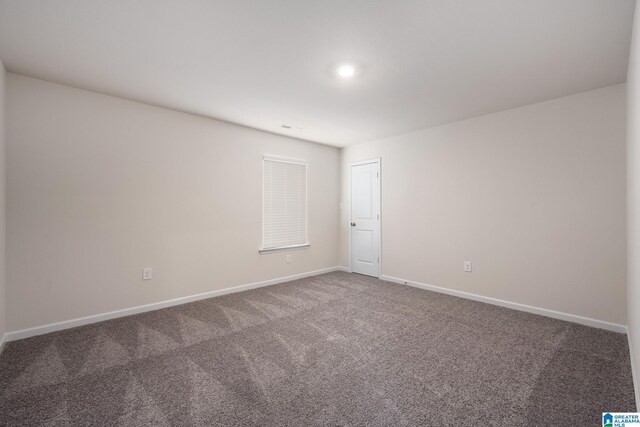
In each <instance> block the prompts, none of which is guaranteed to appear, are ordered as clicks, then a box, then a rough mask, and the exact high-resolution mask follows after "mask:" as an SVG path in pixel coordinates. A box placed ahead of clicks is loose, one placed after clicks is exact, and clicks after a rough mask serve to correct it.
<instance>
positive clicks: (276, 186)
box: [260, 156, 309, 253]
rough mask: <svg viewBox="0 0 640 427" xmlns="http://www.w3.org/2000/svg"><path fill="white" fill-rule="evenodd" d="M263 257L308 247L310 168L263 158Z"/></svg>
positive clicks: (288, 161) (286, 161) (285, 161)
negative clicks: (308, 183) (266, 254)
mask: <svg viewBox="0 0 640 427" xmlns="http://www.w3.org/2000/svg"><path fill="white" fill-rule="evenodd" d="M263 166H264V178H263V180H264V181H263V185H264V189H263V196H262V197H263V200H262V215H263V216H262V248H261V249H260V252H261V253H264V252H270V251H276V250H279V249H293V248H301V247H307V246H309V243H308V242H307V165H306V164H305V163H304V162H301V161H298V160H287V159H280V158H277V157H268V156H265V157H264V165H263Z"/></svg>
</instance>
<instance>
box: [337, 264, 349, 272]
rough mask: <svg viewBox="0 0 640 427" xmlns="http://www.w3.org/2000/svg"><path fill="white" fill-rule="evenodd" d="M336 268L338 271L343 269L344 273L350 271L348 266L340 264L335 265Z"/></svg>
mask: <svg viewBox="0 0 640 427" xmlns="http://www.w3.org/2000/svg"><path fill="white" fill-rule="evenodd" d="M336 270H338V271H344V272H345V273H351V270H349V267H344V266H342V265H339V266H337V267H336Z"/></svg>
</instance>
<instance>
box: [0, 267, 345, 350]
mask: <svg viewBox="0 0 640 427" xmlns="http://www.w3.org/2000/svg"><path fill="white" fill-rule="evenodd" d="M339 270H341V268H340V267H330V268H323V269H322V270H315V271H308V272H306V273H300V274H294V275H293V276H285V277H278V278H275V279H270V280H264V281H261V282H255V283H249V284H246V285H240V286H234V287H231V288H224V289H219V290H215V291H210V292H204V293H201V294H196V295H189V296H186V297H181V298H176V299H172V300H167V301H160V302H156V303H152V304H146V305H140V306H137V307H131V308H125V309H122V310H116V311H110V312H108V313H102V314H96V315H93V316H87V317H80V318H77V319H70V320H64V321H62V322H56V323H50V324H48V325H42V326H36V327H33V328H28V329H21V330H18V331H13V332H8V333H6V334H5V335H4V338H3V340H2V343H3V344H4V342H5V341H15V340H20V339H23V338H29V337H33V336H36V335H42V334H48V333H50V332H55V331H61V330H63V329H69V328H75V327H78V326H82V325H88V324H90V323H96V322H102V321H104V320H109V319H115V318H117V317H124V316H130V315H132V314H139V313H144V312H147V311H153V310H159V309H161V308H166V307H172V306H174V305H180V304H186V303H188V302H193V301H198V300H202V299H207V298H212V297H217V296H220V295H226V294H231V293H235V292H242V291H248V290H249V289H255V288H261V287H263V286H270V285H276V284H278V283H284V282H290V281H292V280H297V279H303V278H305V277H311V276H317V275H319V274H324V273H330V272H332V271H339Z"/></svg>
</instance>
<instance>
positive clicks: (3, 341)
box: [0, 334, 8, 354]
mask: <svg viewBox="0 0 640 427" xmlns="http://www.w3.org/2000/svg"><path fill="white" fill-rule="evenodd" d="M7 341H8V337H7V334H3V335H2V336H1V337H0V354H2V350H4V345H5V344H6V343H7Z"/></svg>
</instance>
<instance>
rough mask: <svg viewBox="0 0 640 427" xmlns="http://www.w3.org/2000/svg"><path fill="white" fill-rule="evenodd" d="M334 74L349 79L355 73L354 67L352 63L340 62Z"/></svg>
mask: <svg viewBox="0 0 640 427" xmlns="http://www.w3.org/2000/svg"><path fill="white" fill-rule="evenodd" d="M336 75H337V76H338V77H340V78H341V79H350V78H352V77H354V76H355V75H356V67H355V65H353V64H340V65H338V66H337V67H336Z"/></svg>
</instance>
